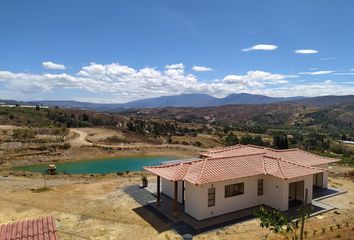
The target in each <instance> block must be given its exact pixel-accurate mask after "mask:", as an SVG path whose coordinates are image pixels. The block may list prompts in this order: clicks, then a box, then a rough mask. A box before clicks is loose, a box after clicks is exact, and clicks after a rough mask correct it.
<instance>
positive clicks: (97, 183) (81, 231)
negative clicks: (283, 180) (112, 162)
mask: <svg viewBox="0 0 354 240" xmlns="http://www.w3.org/2000/svg"><path fill="white" fill-rule="evenodd" d="M334 168H335V167H334ZM17 174H20V173H17ZM4 176H5V177H4ZM140 177H141V175H140V173H130V174H128V175H124V176H116V175H114V174H110V175H105V176H101V175H95V176H93V177H92V176H85V175H72V176H64V175H63V176H48V177H47V178H46V185H47V187H49V189H50V190H49V191H43V192H35V191H31V190H33V189H39V188H41V187H43V186H44V179H43V177H42V176H40V175H38V174H37V175H36V174H33V175H32V176H29V175H28V174H27V176H26V177H23V176H14V175H9V176H8V173H7V172H4V171H3V172H0V192H1V194H0V224H3V223H11V222H14V221H19V220H23V219H30V218H36V217H40V216H46V215H53V216H55V217H56V219H57V221H58V224H57V226H58V230H59V236H60V239H62V240H66V239H182V237H181V236H180V235H179V234H178V233H177V232H176V231H175V230H173V229H172V228H171V226H170V225H169V224H168V223H166V222H163V221H162V220H160V219H159V218H157V217H156V216H154V215H152V214H151V213H150V212H148V211H147V210H145V209H144V208H141V205H140V203H139V202H137V201H136V200H135V199H134V198H133V197H131V194H128V192H127V191H126V189H127V187H129V186H132V185H135V184H140ZM149 179H150V180H153V178H152V176H151V177H149ZM330 185H331V186H335V187H338V188H341V189H343V190H346V191H348V192H347V193H345V194H342V195H338V196H335V197H332V198H328V199H325V200H323V202H324V203H327V204H331V205H333V206H335V207H337V208H338V209H336V210H335V211H330V212H327V213H324V214H322V215H320V216H316V217H313V218H310V219H309V220H308V221H307V224H306V234H307V239H327V240H329V239H353V236H354V182H353V180H349V179H343V178H341V177H335V178H332V177H331V178H330ZM146 218H148V219H149V222H150V223H153V224H152V225H153V226H154V227H153V226H152V225H150V223H149V222H147V221H145V219H146ZM156 226H158V229H156ZM161 229H163V230H162V231H161ZM323 229H324V230H323ZM267 232H268V231H267V230H266V229H262V228H260V227H259V222H258V221H257V220H250V221H246V222H243V223H239V224H234V225H230V226H228V227H224V228H220V229H217V230H213V231H210V232H205V233H202V234H199V235H197V236H195V239H230V240H231V239H264V236H265V235H266V234H267ZM268 239H283V238H280V237H277V236H276V235H274V234H270V235H269V238H268Z"/></svg>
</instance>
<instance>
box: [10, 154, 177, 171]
mask: <svg viewBox="0 0 354 240" xmlns="http://www.w3.org/2000/svg"><path fill="white" fill-rule="evenodd" d="M173 159H176V157H171V156H129V157H117V158H104V159H95V160H82V161H74V162H61V163H55V165H56V167H57V173H63V172H66V173H69V174H75V173H76V174H85V173H87V174H90V173H112V172H124V171H142V170H143V166H153V165H159V164H160V163H161V162H162V161H166V160H173ZM47 168H48V164H39V165H31V166H19V167H14V169H15V170H23V171H30V172H42V173H44V172H46V171H47Z"/></svg>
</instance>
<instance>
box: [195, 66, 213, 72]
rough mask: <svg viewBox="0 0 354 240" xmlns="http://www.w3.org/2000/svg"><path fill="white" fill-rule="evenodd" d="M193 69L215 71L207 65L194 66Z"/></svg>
mask: <svg viewBox="0 0 354 240" xmlns="http://www.w3.org/2000/svg"><path fill="white" fill-rule="evenodd" d="M192 70H193V71H196V72H210V71H213V69H212V68H210V67H205V66H193V67H192Z"/></svg>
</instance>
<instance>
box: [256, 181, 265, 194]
mask: <svg viewBox="0 0 354 240" xmlns="http://www.w3.org/2000/svg"><path fill="white" fill-rule="evenodd" d="M263 194H264V179H263V178H262V179H258V181H257V196H262V195H263Z"/></svg>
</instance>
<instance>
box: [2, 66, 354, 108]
mask: <svg viewBox="0 0 354 240" xmlns="http://www.w3.org/2000/svg"><path fill="white" fill-rule="evenodd" d="M300 76H301V75H299V76H298V75H286V74H281V73H271V72H266V71H260V70H254V71H248V72H247V73H245V74H230V75H227V76H225V77H221V78H220V79H215V80H214V81H211V82H208V81H203V80H200V79H198V78H197V77H196V76H194V75H193V74H189V73H186V72H185V66H184V64H182V63H178V64H171V65H166V66H165V67H164V68H163V69H162V70H157V69H156V68H151V67H144V68H140V69H137V68H132V67H130V66H126V65H122V64H119V63H111V64H98V63H91V64H88V65H85V66H83V67H82V68H81V69H79V70H78V71H77V73H76V74H68V73H62V74H34V73H29V72H10V71H0V83H1V86H2V89H0V94H3V95H2V96H3V97H5V96H8V98H15V97H16V98H17V99H23V100H33V99H38V98H42V99H45V98H47V97H45V96H48V95H49V96H54V97H55V98H56V99H67V96H71V95H70V94H68V95H66V94H65V93H66V91H68V92H70V91H74V92H72V93H75V94H74V95H75V96H76V97H75V98H74V100H82V99H83V98H85V99H87V100H88V101H89V100H90V99H92V101H97V102H99V101H101V102H117V103H119V102H127V101H131V100H136V99H142V98H149V97H158V96H168V95H177V94H182V93H207V94H210V95H213V96H216V97H224V96H226V95H228V94H231V93H239V92H247V93H254V94H266V95H269V96H296V95H304V96H316V95H323V94H335V95H337V94H350V93H353V92H354V86H353V84H349V83H348V84H347V83H343V82H329V81H326V82H325V81H324V80H323V82H321V83H311V84H309V83H308V81H307V80H306V79H301V78H300V79H297V78H298V77H300ZM293 78H296V79H294V80H290V79H293ZM324 83H325V84H324ZM57 90H61V94H62V93H63V92H64V94H62V95H60V96H59V95H57V96H56V93H57ZM11 92H13V93H14V94H13V95H11ZM43 96H44V97H43Z"/></svg>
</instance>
